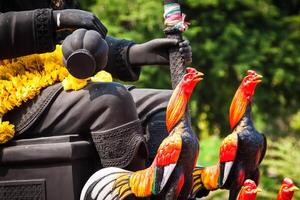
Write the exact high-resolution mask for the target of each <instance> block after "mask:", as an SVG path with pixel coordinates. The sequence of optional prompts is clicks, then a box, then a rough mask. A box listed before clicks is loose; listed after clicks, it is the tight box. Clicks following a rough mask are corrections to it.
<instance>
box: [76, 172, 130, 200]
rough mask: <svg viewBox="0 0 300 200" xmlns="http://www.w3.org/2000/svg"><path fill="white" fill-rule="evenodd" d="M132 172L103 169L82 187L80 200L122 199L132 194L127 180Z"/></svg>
mask: <svg viewBox="0 0 300 200" xmlns="http://www.w3.org/2000/svg"><path fill="white" fill-rule="evenodd" d="M131 174H132V172H130V171H127V170H123V169H120V168H116V167H109V168H104V169H101V170H99V171H97V172H96V173H95V174H93V175H92V176H91V177H90V178H89V180H88V181H87V182H86V184H85V185H84V187H83V189H82V191H81V195H80V200H87V199H92V200H94V199H110V200H113V199H120V200H122V199H124V198H126V197H127V196H128V195H130V194H132V192H131V190H130V186H129V178H130V175H131Z"/></svg>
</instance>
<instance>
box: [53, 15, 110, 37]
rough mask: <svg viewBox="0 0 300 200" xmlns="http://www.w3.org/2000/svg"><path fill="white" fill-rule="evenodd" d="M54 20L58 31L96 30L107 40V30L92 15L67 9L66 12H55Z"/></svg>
mask: <svg viewBox="0 0 300 200" xmlns="http://www.w3.org/2000/svg"><path fill="white" fill-rule="evenodd" d="M53 20H54V23H55V26H56V27H55V28H56V31H60V30H72V31H73V30H76V29H79V28H84V29H87V30H95V31H97V32H98V33H100V34H101V36H102V37H103V38H105V36H106V33H107V29H106V27H105V26H104V25H103V24H102V23H101V22H100V20H99V19H98V18H97V17H96V16H95V15H94V14H92V13H90V12H87V11H83V10H77V9H66V10H54V11H53Z"/></svg>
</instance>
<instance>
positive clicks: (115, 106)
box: [88, 83, 138, 126]
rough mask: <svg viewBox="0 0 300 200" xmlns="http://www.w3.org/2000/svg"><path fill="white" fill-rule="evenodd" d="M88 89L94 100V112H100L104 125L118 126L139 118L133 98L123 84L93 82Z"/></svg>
mask: <svg viewBox="0 0 300 200" xmlns="http://www.w3.org/2000/svg"><path fill="white" fill-rule="evenodd" d="M88 90H89V92H90V98H91V101H94V102H93V103H92V106H94V108H93V109H94V110H93V112H96V113H98V114H99V117H100V118H101V124H103V126H117V125H121V124H124V123H127V122H130V121H133V120H136V119H137V118H138V116H137V112H136V107H135V103H134V101H133V98H132V96H131V94H130V93H129V91H128V90H127V88H126V87H124V86H123V85H121V84H119V83H99V84H91V86H89V88H88ZM99 123H100V122H99Z"/></svg>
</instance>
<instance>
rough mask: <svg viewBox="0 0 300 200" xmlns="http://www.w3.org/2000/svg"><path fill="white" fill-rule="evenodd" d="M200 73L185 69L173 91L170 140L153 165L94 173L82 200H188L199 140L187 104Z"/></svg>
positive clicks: (167, 120) (169, 125) (169, 129)
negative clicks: (147, 199)
mask: <svg viewBox="0 0 300 200" xmlns="http://www.w3.org/2000/svg"><path fill="white" fill-rule="evenodd" d="M202 75H203V74H202V73H200V72H197V71H196V70H195V69H193V68H187V74H185V75H184V76H183V79H182V80H181V81H180V83H179V84H178V86H177V87H176V88H175V90H174V92H173V94H172V97H171V99H170V101H169V105H168V107H167V115H166V123H167V130H168V132H169V136H168V137H167V138H165V139H164V140H163V142H162V143H161V145H160V146H159V148H158V151H157V155H156V157H155V159H154V161H153V163H152V165H151V166H150V167H149V168H147V169H144V170H141V171H137V172H130V171H126V170H123V169H119V168H105V169H102V170H99V171H98V172H96V173H95V174H94V175H93V176H92V177H91V178H90V179H89V180H88V181H87V183H86V185H85V186H84V188H83V190H82V193H81V198H80V199H81V200H83V199H103V200H104V199H105V200H112V199H121V200H122V199H125V198H126V197H127V196H129V195H131V196H135V197H150V196H155V197H158V199H165V200H175V199H183V200H184V199H187V198H188V196H189V194H190V191H191V189H192V182H193V177H192V172H193V169H194V167H195V164H196V159H197V156H198V139H197V137H196V136H195V134H194V133H193V131H192V130H191V128H190V127H191V126H190V124H186V123H190V122H189V120H188V118H189V117H188V116H187V115H188V114H186V113H187V112H185V110H186V107H187V103H188V101H189V98H190V96H191V94H192V91H193V89H194V87H195V85H196V83H197V82H199V81H200V80H201V79H202Z"/></svg>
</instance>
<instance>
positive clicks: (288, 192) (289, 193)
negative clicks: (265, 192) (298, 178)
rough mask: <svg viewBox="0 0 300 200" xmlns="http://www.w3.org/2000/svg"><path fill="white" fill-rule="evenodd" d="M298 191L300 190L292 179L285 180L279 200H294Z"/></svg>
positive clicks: (279, 193) (280, 190)
mask: <svg viewBox="0 0 300 200" xmlns="http://www.w3.org/2000/svg"><path fill="white" fill-rule="evenodd" d="M296 190H299V188H298V187H297V186H296V185H295V184H294V183H293V181H292V179H290V178H284V179H283V180H282V183H281V186H280V189H279V192H278V196H277V200H292V199H293V196H294V192H295V191H296Z"/></svg>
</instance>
